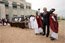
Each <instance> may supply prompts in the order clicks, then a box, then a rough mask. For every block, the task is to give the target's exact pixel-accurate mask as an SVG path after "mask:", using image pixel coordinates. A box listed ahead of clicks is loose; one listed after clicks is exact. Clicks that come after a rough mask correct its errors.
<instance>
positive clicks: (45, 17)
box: [28, 8, 58, 40]
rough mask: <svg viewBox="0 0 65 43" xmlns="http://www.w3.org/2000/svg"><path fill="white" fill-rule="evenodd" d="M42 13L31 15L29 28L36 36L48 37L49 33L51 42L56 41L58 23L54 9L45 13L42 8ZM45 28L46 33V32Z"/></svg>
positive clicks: (45, 10) (44, 9) (45, 9)
mask: <svg viewBox="0 0 65 43" xmlns="http://www.w3.org/2000/svg"><path fill="white" fill-rule="evenodd" d="M43 11H44V12H43V13H39V12H38V11H37V12H36V16H33V15H31V16H30V18H29V19H28V20H29V23H28V25H29V28H31V29H34V30H35V34H36V35H39V34H40V35H43V36H44V35H46V37H49V34H50V33H51V37H50V39H51V40H55V39H58V21H57V14H55V13H54V11H55V9H54V8H53V9H51V10H50V11H47V8H43ZM46 27H47V31H46Z"/></svg>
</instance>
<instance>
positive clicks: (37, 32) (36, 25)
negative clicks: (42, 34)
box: [34, 18, 39, 35]
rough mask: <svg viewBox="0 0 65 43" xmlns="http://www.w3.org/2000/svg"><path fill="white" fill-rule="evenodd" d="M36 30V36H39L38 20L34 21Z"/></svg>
mask: <svg viewBox="0 0 65 43" xmlns="http://www.w3.org/2000/svg"><path fill="white" fill-rule="evenodd" d="M34 28H35V34H36V35H37V34H39V28H38V24H37V20H36V18H35V20H34Z"/></svg>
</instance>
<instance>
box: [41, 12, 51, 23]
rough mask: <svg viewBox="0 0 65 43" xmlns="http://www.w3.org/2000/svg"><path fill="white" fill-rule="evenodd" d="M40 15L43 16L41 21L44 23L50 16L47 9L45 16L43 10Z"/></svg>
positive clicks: (47, 21)
mask: <svg viewBox="0 0 65 43" xmlns="http://www.w3.org/2000/svg"><path fill="white" fill-rule="evenodd" d="M41 16H42V17H43V23H45V24H49V16H50V13H49V12H48V11H47V12H46V16H44V12H43V13H42V14H41Z"/></svg>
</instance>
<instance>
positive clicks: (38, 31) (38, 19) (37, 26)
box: [34, 12, 43, 35]
mask: <svg viewBox="0 0 65 43" xmlns="http://www.w3.org/2000/svg"><path fill="white" fill-rule="evenodd" d="M34 27H35V33H36V35H37V34H41V33H42V32H43V30H42V28H43V25H42V19H41V16H39V15H38V12H36V17H35V21H34Z"/></svg>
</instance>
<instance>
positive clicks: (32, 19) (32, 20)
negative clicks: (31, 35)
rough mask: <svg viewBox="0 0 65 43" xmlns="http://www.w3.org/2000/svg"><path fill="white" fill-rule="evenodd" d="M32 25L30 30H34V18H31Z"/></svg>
mask: <svg viewBox="0 0 65 43" xmlns="http://www.w3.org/2000/svg"><path fill="white" fill-rule="evenodd" d="M30 24H31V27H30V28H32V29H34V17H33V16H31V17H30Z"/></svg>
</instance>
